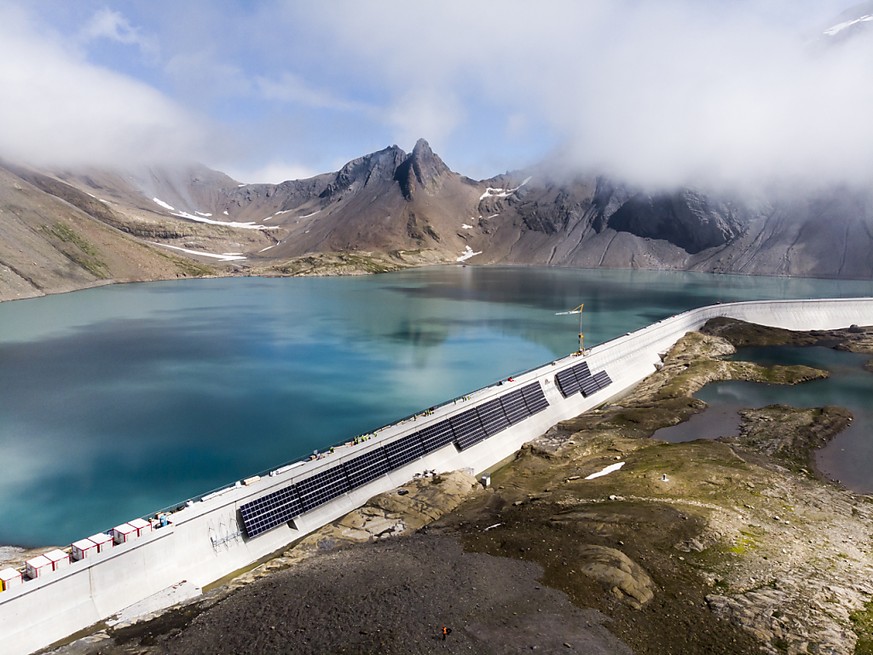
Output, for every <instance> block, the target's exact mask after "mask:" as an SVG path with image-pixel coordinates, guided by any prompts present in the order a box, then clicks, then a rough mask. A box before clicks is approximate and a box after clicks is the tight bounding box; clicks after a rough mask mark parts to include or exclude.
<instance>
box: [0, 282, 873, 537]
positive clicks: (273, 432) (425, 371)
mask: <svg viewBox="0 0 873 655" xmlns="http://www.w3.org/2000/svg"><path fill="white" fill-rule="evenodd" d="M862 295H873V285H871V284H870V283H865V282H845V281H843V282H837V281H821V280H797V279H794V280H788V279H780V278H748V277H736V276H709V275H703V274H687V273H657V272H639V271H636V272H635V271H578V270H576V271H573V270H549V269H518V268H489V269H482V268H475V267H449V268H437V269H428V270H416V271H410V272H402V273H395V274H388V275H378V276H371V277H363V278H318V279H258V278H238V279H221V280H190V281H179V282H164V283H150V284H136V285H120V286H111V287H104V288H100V289H92V290H87V291H79V292H76V293H72V294H66V295H58V296H50V297H47V298H39V299H34V300H24V301H17V302H11V303H2V304H0V462H2V474H0V544H10V543H11V544H22V545H39V544H49V543H54V544H61V545H63V544H66V543H69V542H70V541H71V540H74V539H78V538H81V537H84V536H87V535H89V534H93V533H94V532H96V531H98V530H103V529H107V528H109V527H111V526H113V525H116V524H117V523H120V522H122V521H126V520H129V519H131V518H134V517H136V516H140V515H144V514H147V513H149V512H152V511H154V510H156V509H158V508H161V507H164V506H168V505H171V504H174V503H177V502H179V501H181V500H184V499H185V498H188V497H191V496H195V495H197V494H202V493H205V492H206V491H208V490H210V489H214V488H217V487H221V486H224V485H226V484H227V483H229V482H232V481H234V480H237V479H240V478H242V477H246V476H248V475H251V474H253V473H256V472H260V471H263V470H266V469H270V468H275V467H277V466H278V465H280V464H282V463H284V462H287V461H290V460H293V459H297V458H301V457H305V456H307V455H308V454H309V453H311V452H312V451H313V450H315V449H324V448H326V447H328V446H329V445H330V444H332V443H339V442H342V441H344V440H346V439H348V438H350V437H352V436H354V435H356V434H361V433H365V432H369V431H372V430H373V429H375V428H378V427H380V426H382V425H385V424H387V423H390V422H393V421H394V420H397V419H399V418H401V417H403V416H406V415H408V414H411V413H413V412H415V411H418V410H420V409H422V408H425V407H428V406H431V405H434V404H437V403H440V402H442V401H445V400H448V399H450V398H453V397H456V396H459V395H462V394H465V393H468V392H470V391H472V390H474V389H476V388H479V387H481V386H485V385H487V384H490V383H493V382H494V381H496V380H499V379H501V378H505V377H507V376H510V375H513V374H517V373H519V372H521V371H523V370H526V369H529V368H533V367H535V366H538V365H540V364H542V363H544V362H547V361H549V360H551V359H554V358H555V357H559V356H563V355H565V354H567V353H569V352H571V351H572V350H574V349H575V345H576V329H577V327H578V318H577V317H576V316H555V315H554V313H555V312H557V311H561V310H566V309H569V308H571V307H574V306H576V305H578V304H579V303H580V302H584V303H585V313H584V331H585V334H586V344H589V345H593V344H596V343H600V342H602V341H606V340H608V339H610V338H612V337H615V336H618V335H621V334H624V333H625V332H628V331H630V330H634V329H637V328H639V327H643V326H645V325H648V324H650V323H653V322H655V321H658V320H660V319H662V318H664V317H666V316H670V315H672V314H675V313H677V312H680V311H683V310H686V309H689V308H692V307H697V306H700V305H706V304H711V303H714V302H717V301H731V300H742V299H758V298H801V297H823V296H830V297H836V296H862ZM867 461H873V460H867Z"/></svg>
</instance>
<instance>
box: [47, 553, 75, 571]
mask: <svg viewBox="0 0 873 655" xmlns="http://www.w3.org/2000/svg"><path fill="white" fill-rule="evenodd" d="M45 558H46V559H47V560H49V561H50V562H51V563H52V571H57V570H58V569H62V568H64V567H65V566H69V565H70V554H69V553H65V552H64V551H62V550H60V549H59V548H55V549H54V550H50V551H49V552H47V553H46V554H45Z"/></svg>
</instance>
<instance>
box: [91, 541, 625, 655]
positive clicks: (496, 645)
mask: <svg viewBox="0 0 873 655" xmlns="http://www.w3.org/2000/svg"><path fill="white" fill-rule="evenodd" d="M541 575H542V569H541V568H540V567H539V566H537V565H536V564H533V563H530V562H522V561H516V560H509V559H505V558H500V557H493V556H490V555H484V554H476V553H465V552H464V551H463V550H462V549H461V547H460V545H459V544H458V543H457V541H456V540H455V539H453V538H451V537H446V536H438V535H428V534H424V535H417V536H414V537H411V538H409V539H403V540H393V541H390V542H385V543H373V544H368V545H364V546H356V547H352V548H345V549H342V550H340V551H337V552H334V553H329V554H325V555H323V556H320V557H316V558H312V559H310V560H307V561H305V562H302V563H300V564H298V565H296V566H294V567H292V568H290V569H287V570H284V571H280V572H278V573H276V574H274V575H271V576H268V577H265V578H262V579H260V580H258V581H256V582H255V583H253V584H251V585H248V586H246V587H243V588H241V589H240V590H238V591H237V592H236V593H234V594H231V595H230V596H228V597H226V598H224V599H223V600H221V601H219V602H218V603H217V604H216V605H215V606H213V607H212V608H211V609H210V610H209V611H208V612H205V613H203V614H200V615H198V616H196V617H195V618H194V619H193V620H192V621H191V622H190V624H189V625H187V626H186V627H184V629H182V630H181V631H180V629H179V626H173V625H171V623H172V620H173V618H174V615H168V617H167V619H168V622H167V623H165V624H163V625H162V624H161V620H160V619H159V620H158V621H155V622H151V623H149V624H146V625H145V626H139V627H135V628H131V629H130V631H129V632H128V634H127V635H125V634H123V633H122V634H119V635H117V636H116V642H117V643H116V645H111V646H110V645H107V646H106V647H104V648H102V649H100V650H99V652H101V653H107V654H110V653H130V652H144V650H143V649H142V646H144V645H145V646H148V652H152V653H168V654H169V653H172V654H174V655H208V654H220V653H228V654H235V655H245V654H247V653H251V654H256V653H257V654H262V653H297V654H301V655H302V654H309V653H313V654H314V653H382V654H386V655H390V654H392V653H397V654H398V655H399V654H403V655H414V654H417V653H422V654H424V653H494V654H495V655H498V654H501V655H504V654H511V653H530V652H541V653H588V654H591V655H597V654H601V653H603V654H606V653H610V654H616V655H622V654H625V653H627V654H630V653H631V650H630V649H629V648H628V647H627V646H625V645H624V644H622V643H621V642H620V641H619V640H618V639H617V638H616V637H615V636H613V635H612V634H610V632H609V631H608V630H607V628H606V627H605V626H604V625H603V623H604V622H605V621H606V618H605V617H604V616H603V615H602V614H600V613H599V612H597V611H596V610H582V609H579V608H577V607H576V606H574V605H573V604H572V603H571V602H570V600H569V599H568V598H567V596H566V595H565V594H563V593H561V592H559V591H556V590H554V589H550V588H548V587H546V586H543V585H542V584H541V583H540V582H539V578H540V577H541ZM175 618H176V619H178V615H176V616H175ZM443 625H445V626H447V627H449V628H450V629H451V633H450V634H449V635H448V637H447V638H446V639H445V640H442V638H441V634H440V633H441V628H442V626H443ZM164 629H166V630H168V631H167V632H164V633H163V634H158V633H159V632H160V631H161V630H164ZM145 630H148V631H149V632H151V636H149V635H148V634H146V633H145V632H144V631H145ZM125 637H127V638H129V640H130V645H131V646H132V645H133V642H134V641H136V642H140V643H139V645H138V646H136V647H128V646H127V645H126V643H125Z"/></svg>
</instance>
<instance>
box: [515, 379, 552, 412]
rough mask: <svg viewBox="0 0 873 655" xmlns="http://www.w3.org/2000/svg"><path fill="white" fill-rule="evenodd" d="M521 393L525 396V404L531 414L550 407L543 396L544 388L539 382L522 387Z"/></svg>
mask: <svg viewBox="0 0 873 655" xmlns="http://www.w3.org/2000/svg"><path fill="white" fill-rule="evenodd" d="M521 393H522V395H523V396H524V402H525V404H526V405H527V409H528V411H529V412H530V413H531V414H536V413H537V412H541V411H543V410H544V409H546V408H547V407H548V406H549V401H548V400H546V396H545V394H543V388H542V387H541V386H540V383H539V382H533V383H531V384H529V385H527V386H526V387H522V389H521Z"/></svg>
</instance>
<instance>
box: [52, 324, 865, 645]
mask: <svg viewBox="0 0 873 655" xmlns="http://www.w3.org/2000/svg"><path fill="white" fill-rule="evenodd" d="M774 340H775V341H777V342H780V343H800V342H804V343H808V344H811V343H818V344H825V345H829V346H831V347H837V348H845V349H851V350H855V351H857V352H869V353H873V330H870V329H861V328H853V329H850V330H842V331H837V332H827V333H825V332H822V333H789V332H786V331H778V330H771V329H769V328H759V327H757V326H748V325H745V324H740V323H738V322H735V321H723V320H718V321H714V322H712V323H711V324H709V325H708V326H707V327H706V328H705V329H704V331H703V333H692V334H689V335H687V336H686V337H685V338H684V339H683V340H681V341H680V342H679V343H678V344H677V345H676V347H674V348H673V349H672V351H671V352H670V353H669V354H668V356H667V357H666V358H665V360H664V365H663V367H662V368H661V370H660V371H658V372H657V373H655V374H654V375H652V376H650V377H649V378H647V379H646V380H645V381H643V382H642V383H641V384H640V385H638V386H637V387H636V388H635V389H634V390H633V391H632V392H631V393H629V394H627V395H626V396H625V397H623V398H620V399H618V400H614V401H613V402H611V403H610V404H609V405H608V406H604V407H601V408H600V409H599V410H596V411H593V412H589V413H586V414H584V415H582V416H580V417H578V418H576V419H573V420H570V421H565V422H564V423H562V424H560V425H558V426H556V427H555V428H553V429H552V430H550V431H549V433H547V434H546V435H543V436H542V437H541V438H539V439H537V440H535V441H534V442H532V443H530V444H528V445H527V446H525V447H524V448H523V449H522V450H521V451H520V452H519V453H518V455H517V457H516V458H515V459H514V460H513V461H511V462H510V463H508V464H506V465H504V466H503V467H502V468H499V469H498V470H496V471H494V472H493V474H492V487H491V488H490V489H487V490H483V489H481V487H479V486H478V485H477V484H476V483H475V480H473V479H472V478H471V477H470V476H469V475H467V474H464V473H462V472H455V473H452V474H448V475H441V476H434V477H430V478H423V479H419V480H415V481H411V482H410V483H409V484H408V485H405V486H404V487H403V488H402V489H400V490H395V491H392V492H389V493H386V494H382V495H380V496H377V497H375V498H374V499H372V500H371V501H370V503H369V504H368V505H367V506H366V507H364V508H361V509H359V510H356V511H355V512H353V513H351V514H350V515H348V516H346V517H345V518H344V519H342V520H340V521H338V522H337V523H335V524H333V525H329V526H325V527H324V528H322V529H321V530H319V531H318V532H316V533H314V534H312V535H310V536H308V537H306V538H305V539H304V540H302V541H301V542H299V543H298V544H295V545H294V546H293V547H291V548H289V549H288V550H287V551H286V552H284V553H282V554H281V555H280V556H278V557H277V558H275V559H273V560H272V561H270V562H267V563H265V564H263V565H262V566H260V567H258V568H257V569H255V570H253V571H250V572H248V573H246V574H244V575H242V576H240V577H238V578H237V579H235V580H233V581H231V582H229V583H226V584H224V585H220V586H218V587H217V588H215V589H213V590H208V591H207V593H206V594H205V595H204V596H203V597H202V598H200V599H198V600H196V601H195V602H193V603H189V604H187V605H185V606H183V607H181V608H177V609H175V610H171V611H169V612H166V613H164V614H162V615H160V616H157V617H154V618H151V619H150V620H144V621H140V622H137V623H134V624H132V625H118V626H116V627H114V628H105V629H103V630H99V631H97V632H95V634H93V635H91V636H89V637H88V638H86V639H84V640H79V641H77V642H75V643H73V644H70V645H67V646H65V647H63V648H60V649H58V650H56V651H55V652H56V653H57V654H58V655H72V654H74V653H75V654H80V653H81V654H85V653H106V654H116V653H139V654H147V653H180V654H187V653H192V654H193V653H273V652H275V653H280V652H295V653H398V654H399V653H433V652H450V653H471V652H475V653H495V654H496V653H521V652H531V651H538V652H566V653H572V652H580V653H583V652H584V653H637V654H641V653H660V654H663V653H677V654H679V653H725V654H728V653H730V654H735V653H760V652H766V653H774V654H775V653H836V654H840V655H842V654H846V655H848V654H851V653H868V652H871V651H870V650H869V649H870V638H871V629H870V626H871V623H873V621H871V616H873V612H871V607H873V606H871V597H873V583H871V580H873V550H871V547H873V502H871V498H870V497H869V496H864V495H860V494H854V493H851V492H848V491H846V490H844V489H842V488H840V487H839V486H837V485H836V484H833V483H831V482H828V481H826V480H822V479H820V478H819V477H817V475H816V472H815V471H814V470H813V469H812V468H810V466H809V462H810V455H811V453H812V452H813V451H814V449H815V448H817V447H820V446H821V445H822V444H823V443H826V442H827V441H828V440H829V439H830V438H832V437H833V436H834V435H835V434H837V433H838V432H839V430H841V429H842V427H843V426H844V425H845V424H846V422H847V421H848V420H849V419H850V416H849V415H848V413H847V412H846V411H845V410H842V409H840V408H834V407H827V408H819V409H816V410H807V409H802V410H801V409H795V408H791V407H786V406H774V407H769V408H765V409H763V410H755V411H747V412H745V413H744V414H743V427H742V430H741V434H740V436H739V437H738V438H734V439H731V440H728V441H722V442H716V441H695V442H685V443H676V444H668V443H664V442H660V441H656V440H653V439H650V438H649V437H650V435H651V434H652V433H653V432H654V431H655V430H656V429H658V428H660V427H664V426H667V425H671V424H675V423H677V422H679V421H681V420H685V419H686V418H688V417H689V416H690V415H692V414H693V413H695V412H697V411H700V410H701V409H702V406H703V403H702V402H701V401H698V400H696V399H694V398H693V397H692V396H691V394H693V393H694V392H695V391H696V390H697V389H699V388H700V387H702V386H703V385H704V384H705V383H707V382H710V381H714V380H721V379H744V380H759V381H767V382H771V383H792V384H793V383H802V382H803V381H804V380H808V379H813V378H815V377H818V376H821V375H825V374H826V373H824V372H821V371H816V370H815V369H810V368H808V367H800V366H791V367H771V368H765V367H760V366H757V365H754V364H750V363H747V362H733V361H726V360H723V359H721V357H723V356H724V355H727V354H730V353H732V352H733V351H734V347H735V346H737V345H750V344H760V343H770V342H773V341H774ZM619 464H621V467H620V468H619V467H618V465H619ZM607 467H609V468H607ZM606 470H612V471H613V472H611V473H609V474H604V475H600V476H599V477H590V476H592V474H598V473H603V472H604V471H606ZM589 477H590V479H589ZM404 535H405V536H404ZM442 625H447V626H449V627H451V628H452V632H451V634H450V635H448V636H447V638H446V640H445V641H443V640H442V639H441V637H440V634H439V633H440V628H441V626H442ZM865 648H866V649H867V650H865Z"/></svg>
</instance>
